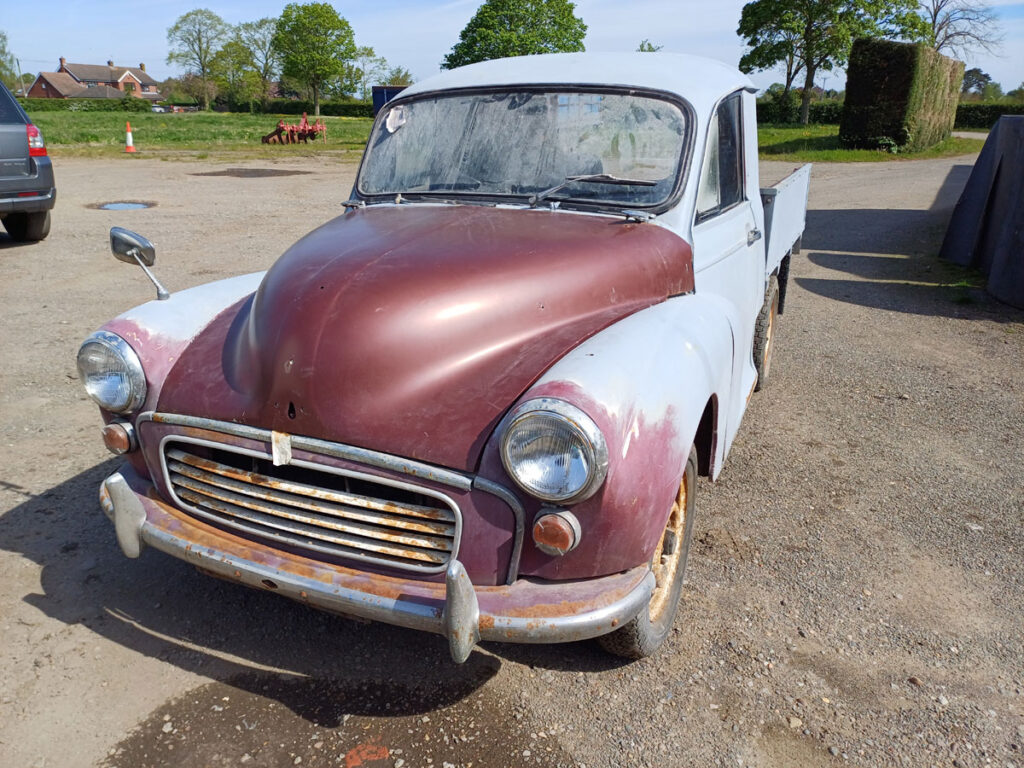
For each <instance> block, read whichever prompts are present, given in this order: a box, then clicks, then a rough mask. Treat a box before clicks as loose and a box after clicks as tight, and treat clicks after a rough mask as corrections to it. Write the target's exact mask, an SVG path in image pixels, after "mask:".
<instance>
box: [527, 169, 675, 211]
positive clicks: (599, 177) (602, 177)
mask: <svg viewBox="0 0 1024 768" xmlns="http://www.w3.org/2000/svg"><path fill="white" fill-rule="evenodd" d="M577 182H580V183H583V184H619V185H622V186H629V187H655V186H657V185H658V182H656V181H650V180H648V179H623V178H620V177H619V176H612V175H611V174H610V173H588V174H585V175H583V176H566V177H565V181H563V182H562V183H561V184H556V185H555V186H553V187H551V188H550V189H545V190H544V191H543V192H538V193H537V194H535V195H530V199H529V202H530V207H531V208H536V207H537V203H539V202H540V201H541V200H546V199H547V198H548V197H550V196H551V195H553V194H555V192H558V191H559V190H562V189H565V188H566V187H568V186H569V185H570V184H575V183H577Z"/></svg>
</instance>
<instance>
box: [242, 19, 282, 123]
mask: <svg viewBox="0 0 1024 768" xmlns="http://www.w3.org/2000/svg"><path fill="white" fill-rule="evenodd" d="M276 28H277V19H270V18H266V19H260V20H259V21H247V22H245V23H243V24H239V25H238V26H237V27H236V28H235V36H236V37H237V39H238V41H239V42H240V43H242V44H243V45H244V46H245V47H246V48H248V49H249V56H250V57H251V58H252V65H253V68H254V69H255V71H256V74H257V75H258V76H259V78H260V103H261V104H262V105H263V106H264V107H266V105H267V98H268V97H269V95H270V87H271V85H272V84H273V82H274V80H275V79H276V75H277V71H278V56H277V51H275V50H274V31H275V29H276Z"/></svg>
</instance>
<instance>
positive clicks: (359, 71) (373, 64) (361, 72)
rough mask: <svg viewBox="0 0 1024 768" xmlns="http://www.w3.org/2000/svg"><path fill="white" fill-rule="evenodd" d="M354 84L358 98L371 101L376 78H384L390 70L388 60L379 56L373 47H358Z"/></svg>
mask: <svg viewBox="0 0 1024 768" xmlns="http://www.w3.org/2000/svg"><path fill="white" fill-rule="evenodd" d="M353 65H354V66H353V70H352V75H353V84H354V86H355V88H354V91H355V94H356V96H357V97H358V98H360V99H362V100H363V101H369V100H370V99H371V98H372V90H371V89H372V88H373V83H374V81H375V80H379V79H380V78H382V77H383V76H384V75H385V74H386V73H387V71H388V60H387V59H385V58H384V57H383V56H378V55H377V54H376V53H375V52H374V50H373V48H370V47H369V46H361V47H359V48H357V49H356V55H355V57H354V61H353Z"/></svg>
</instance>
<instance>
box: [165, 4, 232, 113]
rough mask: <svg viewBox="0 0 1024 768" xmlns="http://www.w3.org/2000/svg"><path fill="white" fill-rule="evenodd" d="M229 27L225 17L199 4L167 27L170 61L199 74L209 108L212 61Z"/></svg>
mask: <svg viewBox="0 0 1024 768" xmlns="http://www.w3.org/2000/svg"><path fill="white" fill-rule="evenodd" d="M230 31H231V28H230V27H229V26H228V25H227V24H226V23H225V21H224V19H222V18H221V17H220V16H218V15H217V14H216V13H214V12H213V11H209V10H207V9H205V8H197V9H196V10H194V11H189V12H188V13H186V14H185V15H184V16H180V17H178V20H177V21H176V22H174V26H172V27H170V28H168V30H167V43H168V44H169V45H170V47H171V52H170V53H168V54H167V63H168V64H180V65H181V66H183V67H185V71H186V72H188V73H189V74H192V75H195V76H196V77H197V78H199V80H200V82H201V83H202V89H201V93H200V101H201V102H202V105H203V109H209V108H210V99H211V98H212V96H213V83H212V82H211V80H212V78H211V72H210V65H211V64H212V63H213V57H214V56H216V55H217V51H219V50H220V47H221V45H223V44H224V42H225V41H226V40H227V38H228V35H229V34H230Z"/></svg>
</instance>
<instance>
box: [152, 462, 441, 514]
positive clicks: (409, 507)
mask: <svg viewBox="0 0 1024 768" xmlns="http://www.w3.org/2000/svg"><path fill="white" fill-rule="evenodd" d="M167 458H169V459H174V460H175V461H180V462H183V463H185V464H188V465H190V466H193V467H195V468H196V469H201V470H205V471H207V472H212V473H214V474H218V475H221V476H222V477H228V478H231V479H232V480H238V481H239V482H243V483H246V484H250V485H259V486H263V487H265V488H270V489H275V490H282V491H285V492H288V493H294V494H296V495H300V496H309V497H311V498H315V499H323V500H324V501H332V502H335V503H338V504H343V505H345V506H348V507H362V508H364V509H370V510H376V511H378V512H390V513H393V514H399V515H404V516H406V517H419V518H424V519H426V520H437V521H441V522H445V523H454V522H455V514H454V513H453V512H452V511H451V510H450V509H443V508H440V507H425V506H422V505H419V504H401V505H399V504H396V503H394V502H387V501H382V500H379V499H371V498H369V497H367V496H360V495H358V494H353V493H342V492H341V491H335V490H329V489H327V488H317V487H315V486H312V485H306V484H305V483H296V482H289V481H287V480H279V479H277V478H273V477H268V476H267V475H261V474H259V473H258V472H246V471H244V470H241V469H238V468H237V467H232V466H229V465H227V464H220V463H218V462H216V461H210V460H209V459H203V458H201V457H199V456H195V455H193V454H190V453H186V452H185V451H182V450H180V449H178V448H171V449H169V450H168V451H167Z"/></svg>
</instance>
